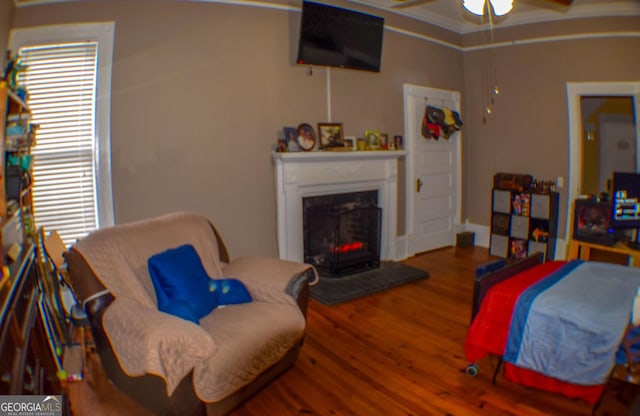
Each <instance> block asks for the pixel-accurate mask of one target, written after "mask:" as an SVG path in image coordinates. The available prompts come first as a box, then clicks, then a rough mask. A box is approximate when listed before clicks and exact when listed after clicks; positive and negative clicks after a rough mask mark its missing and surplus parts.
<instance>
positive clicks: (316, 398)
mask: <svg viewBox="0 0 640 416" xmlns="http://www.w3.org/2000/svg"><path fill="white" fill-rule="evenodd" d="M488 259H489V256H488V253H487V249H484V248H479V247H471V248H446V249H442V250H437V251H433V252H429V253H424V254H421V255H419V256H416V257H413V258H411V259H408V260H407V261H406V263H407V264H410V265H412V266H415V267H419V268H422V269H425V270H427V271H428V272H429V274H430V276H431V277H430V278H429V279H427V280H423V281H420V282H417V283H412V284H408V285H405V286H402V287H398V288H395V289H391V290H389V291H387V292H384V293H380V294H377V295H373V296H369V297H366V298H363V299H359V300H355V301H352V302H348V303H345V304H342V305H338V306H332V307H328V306H324V305H322V304H319V303H318V302H315V301H313V300H312V301H311V302H310V305H309V314H308V328H307V336H306V339H305V344H304V346H303V348H302V351H301V354H300V356H299V358H298V360H297V361H296V363H295V364H294V366H293V367H292V368H291V369H289V370H288V371H287V372H285V373H284V374H283V375H282V376H281V377H280V378H278V379H277V380H275V381H274V382H272V383H271V384H269V385H268V386H267V387H266V388H265V389H263V390H262V391H260V392H259V393H258V394H256V395H255V396H254V397H253V398H251V399H250V400H249V401H247V402H245V403H244V404H243V405H242V406H240V407H238V408H236V409H235V410H234V411H233V412H232V413H231V415H234V416H264V415H278V416H284V415H297V414H305V415H367V416H369V415H385V416H394V415H414V416H420V415H491V416H493V415H518V416H523V415H562V416H565V415H589V414H591V407H590V406H588V405H587V404H586V403H584V402H582V401H579V400H572V399H567V398H564V397H562V396H559V395H555V394H551V393H545V392H541V391H537V390H534V389H528V388H525V387H523V386H520V385H517V384H514V383H510V382H508V381H506V380H504V379H503V378H502V376H499V377H498V382H497V385H493V384H492V383H491V376H492V374H493V369H494V364H495V362H496V359H490V358H487V359H484V360H482V361H481V362H480V363H479V366H480V373H479V375H478V376H477V377H475V378H473V377H470V376H468V375H466V374H465V372H464V370H465V368H466V365H467V362H466V361H465V358H464V353H463V343H464V339H465V336H466V332H467V327H468V324H469V317H470V313H471V312H470V311H471V297H472V288H473V276H474V270H475V267H476V266H477V265H478V264H481V263H484V262H486V261H488ZM68 394H69V399H70V402H71V408H72V411H73V413H74V414H76V415H116V414H117V415H144V414H147V413H146V412H145V411H144V410H143V409H141V408H140V407H139V406H137V405H136V404H135V403H134V402H133V401H131V400H130V399H128V398H127V397H126V396H125V395H124V394H122V393H120V392H119V391H118V390H117V389H116V388H115V387H114V386H112V385H111V384H110V383H109V382H108V381H107V380H106V379H105V378H104V375H103V374H102V372H101V368H100V365H99V361H98V360H97V359H96V357H95V356H92V357H91V361H90V365H89V366H88V369H87V371H86V377H85V381H82V382H76V383H71V384H69V385H68ZM637 394H640V389H639V388H638V386H634V385H630V384H626V383H622V382H618V381H611V382H610V383H609V384H608V386H607V389H606V391H605V394H604V399H603V402H602V405H601V406H600V408H599V410H598V413H597V414H598V415H626V414H627V413H628V410H627V409H628V407H629V406H630V402H631V401H632V399H633V398H634V397H635V396H636V395H637Z"/></svg>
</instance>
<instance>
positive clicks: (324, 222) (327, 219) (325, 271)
mask: <svg viewBox="0 0 640 416" xmlns="http://www.w3.org/2000/svg"><path fill="white" fill-rule="evenodd" d="M302 205H303V233H304V261H305V263H309V264H312V265H314V266H315V267H316V269H317V270H318V272H319V273H320V275H321V276H325V277H342V276H346V275H349V274H354V273H357V272H361V271H365V270H370V269H375V268H377V267H380V227H381V223H382V209H381V208H380V207H378V191H363V192H350V193H343V194H332V195H321V196H312V197H305V198H303V199H302Z"/></svg>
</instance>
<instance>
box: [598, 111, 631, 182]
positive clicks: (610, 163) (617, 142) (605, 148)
mask: <svg viewBox="0 0 640 416" xmlns="http://www.w3.org/2000/svg"><path fill="white" fill-rule="evenodd" d="M635 136H636V132H635V126H634V125H633V120H630V121H627V122H615V121H605V122H603V123H601V124H600V181H599V182H600V190H602V191H606V190H607V181H608V180H609V179H611V177H612V173H613V172H635V171H636V137H635Z"/></svg>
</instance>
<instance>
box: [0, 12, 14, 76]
mask: <svg viewBox="0 0 640 416" xmlns="http://www.w3.org/2000/svg"><path fill="white" fill-rule="evenodd" d="M14 9H15V7H14V5H13V1H11V0H0V45H6V44H7V41H8V40H9V30H10V29H11V20H12V19H13V11H14ZM0 51H2V53H1V54H0V77H1V76H2V74H4V65H5V62H6V60H5V58H6V55H5V53H4V48H0Z"/></svg>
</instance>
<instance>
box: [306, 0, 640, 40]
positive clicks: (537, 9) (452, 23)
mask: <svg viewBox="0 0 640 416" xmlns="http://www.w3.org/2000/svg"><path fill="white" fill-rule="evenodd" d="M316 1H320V2H321V1H322V0H316ZM349 1H352V2H354V3H360V4H366V5H368V6H373V7H376V8H379V9H384V10H386V11H391V12H394V13H399V14H402V15H404V16H409V17H413V18H415V19H418V20H422V21H424V22H428V23H431V24H434V25H436V26H440V27H443V28H445V29H449V30H452V31H454V32H457V33H469V32H474V31H477V30H481V29H482V28H483V26H486V25H487V23H488V22H487V21H486V19H485V20H484V21H483V20H482V18H480V17H479V16H475V15H473V14H471V13H469V12H467V11H465V10H464V9H463V7H462V0H407V3H409V2H411V3H413V4H414V5H411V6H409V7H403V8H392V6H394V5H398V4H401V0H349ZM513 4H514V6H513V10H512V11H511V12H510V13H509V14H507V15H506V16H502V17H500V18H495V17H494V18H493V26H494V27H506V26H513V25H519V24H525V23H537V22H542V21H551V20H561V19H572V18H579V17H604V16H640V0H573V3H572V5H571V6H561V5H557V4H554V3H553V2H551V1H549V0H514V2H513ZM594 29H597V28H594Z"/></svg>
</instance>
